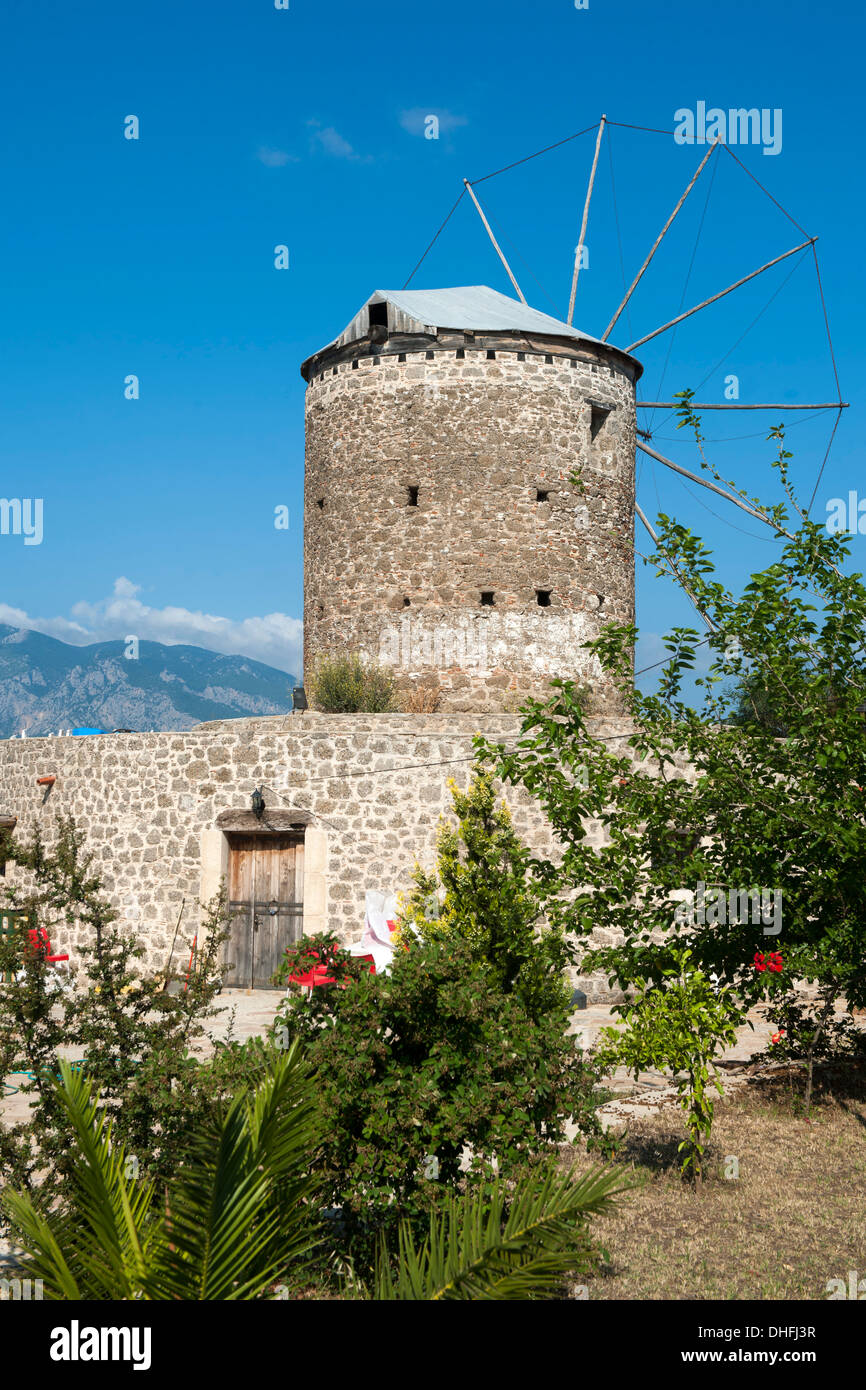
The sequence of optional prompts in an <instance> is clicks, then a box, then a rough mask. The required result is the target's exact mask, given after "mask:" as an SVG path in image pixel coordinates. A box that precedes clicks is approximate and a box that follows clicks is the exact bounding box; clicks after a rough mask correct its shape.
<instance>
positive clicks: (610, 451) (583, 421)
mask: <svg viewBox="0 0 866 1390" xmlns="http://www.w3.org/2000/svg"><path fill="white" fill-rule="evenodd" d="M369 351H370V348H369V344H359V345H358V354H359V355H358V356H355V357H354V358H353V359H352V360H341V361H339V362H338V363H337V364H336V365H334V366H330V365H328V366H326V367H325V369H324V370H322V371H321V372H320V373H319V375H317V376H315V377H314V378H313V379H312V380H311V381H310V384H309V387H308V390H307V400H306V419H307V426H306V428H307V459H306V488H305V504H304V511H305V518H304V575H305V580H304V584H305V588H304V630H305V652H304V656H305V663H304V664H305V672H306V678H307V679H308V680H309V679H310V676H311V675H312V673H313V672H314V670H315V666H316V662H317V661H318V659H319V658H320V657H321V656H322V655H323V654H326V653H330V654H346V653H351V652H361V653H363V654H364V656H365V657H366V658H367V659H372V660H376V661H380V662H382V663H383V664H387V665H390V666H393V667H394V668H395V670H396V673H397V675H398V677H399V679H400V682H401V683H402V684H403V685H404V686H406V685H411V684H417V683H421V684H428V685H438V686H439V687H440V688H441V691H442V697H441V704H440V708H442V709H444V710H453V711H473V710H475V711H487V712H493V711H497V710H513V709H516V708H517V707H518V706H519V704H520V703H522V700H523V698H524V697H525V696H526V695H527V694H541V693H542V692H543V690H544V689H545V688H546V684H547V681H548V680H549V679H550V677H551V676H566V677H571V678H576V679H578V680H580V681H581V682H583V683H586V684H587V685H588V686H589V687H590V688H591V689H592V691H593V696H594V706H593V707H594V708H595V709H596V710H597V712H598V713H599V714H611V713H616V712H617V706H616V701H615V696H614V694H613V692H612V691H611V689H610V687H609V686H607V685H605V683H604V681H603V677H602V673H601V670H600V668H599V666H598V664H597V663H596V662H595V661H594V660H592V661H591V660H590V659H589V657H588V654H587V653H586V652H583V651H582V650H581V646H582V644H583V643H584V642H586V641H588V640H590V639H591V638H592V637H594V636H595V635H596V634H597V632H598V629H599V627H600V626H601V625H602V624H603V623H605V622H610V621H619V622H631V621H632V620H633V617H634V556H633V525H634V442H635V441H634V421H635V407H634V381H633V379H632V378H633V375H634V370H635V366H636V364H631V363H630V361H629V359H625V358H623V357H621V356H619V355H612V354H611V353H610V351H609V350H607V349H598V350H595V349H593V348H592V345H591V344H586V343H581V345H580V347H579V348H578V346H577V345H575V347H574V349H573V350H569V351H568V353H567V355H566V354H565V352H564V349H563V348H562V347H561V346H560V347H559V348H558V350H557V351H556V352H551V353H550V354H546V353H545V352H544V351H543V350H542V351H536V352H534V353H533V352H523V351H520V352H519V351H517V350H515V351H503V350H495V351H489V350H485V349H483V348H479V349H475V348H473V347H466V348H465V349H464V348H455V347H453V346H450V347H448V348H446V347H445V346H443V345H442V344H440V343H438V342H437V343H436V344H435V347H429V348H427V349H426V350H423V351H422V350H419V351H407V352H403V353H397V352H390V353H383V355H381V356H370V355H363V354H365V353H369ZM593 404H594V405H595V406H596V407H599V406H607V407H609V408H610V409H609V413H608V414H607V416H606V417H604V416H603V415H601V416H598V415H597V416H596V420H595V424H596V426H597V429H595V430H594V428H593V413H592V407H593ZM593 433H594V437H592V436H593ZM578 464H580V465H581V467H582V470H583V471H582V476H583V481H584V485H585V492H584V493H583V494H581V493H580V492H579V491H578V490H576V489H575V488H574V486H573V485H572V484H571V483H570V482H569V475H570V474H571V473H572V472H573V470H574V469H575V467H576V465H578ZM410 489H414V490H415V492H414V495H410ZM539 492H540V493H541V494H542V496H543V498H544V500H540V501H539V500H538V493H539ZM415 498H417V503H416V504H414V505H413V501H414V499H415ZM539 591H541V592H542V593H543V594H545V595H549V603H548V604H547V605H546V606H541V605H540V604H539V600H538V592H539ZM485 593H489V594H492V595H493V603H492V605H488V604H482V594H485Z"/></svg>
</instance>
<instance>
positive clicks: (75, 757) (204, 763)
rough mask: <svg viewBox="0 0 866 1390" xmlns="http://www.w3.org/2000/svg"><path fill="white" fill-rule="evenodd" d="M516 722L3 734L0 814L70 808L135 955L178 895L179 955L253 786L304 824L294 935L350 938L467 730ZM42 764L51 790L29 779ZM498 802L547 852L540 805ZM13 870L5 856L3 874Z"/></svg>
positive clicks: (50, 824)
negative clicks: (369, 894) (300, 910)
mask: <svg viewBox="0 0 866 1390" xmlns="http://www.w3.org/2000/svg"><path fill="white" fill-rule="evenodd" d="M520 726H521V720H520V718H519V717H518V716H515V715H459V714H451V715H442V714H435V715H392V714H380V715H325V714H315V713H312V712H307V713H304V714H295V715H287V716H278V717H274V718H254V719H234V720H225V721H219V722H216V723H211V724H203V725H199V726H198V727H197V728H195V729H192V730H190V731H188V732H186V733H159V734H157V733H136V734H109V735H104V736H101V737H95V736H91V737H77V738H76V737H68V738H40V739H8V740H5V741H3V742H2V743H0V816H6V815H12V816H16V817H17V825H16V829H15V834H16V836H20V837H21V838H22V839H24V840H27V839H29V837H30V835H31V834H32V832H33V830H34V829H35V828H36V827H37V826H39V827H41V829H42V831H43V834H44V836H45V838H46V840H47V841H49V842H50V841H51V839H52V838H53V836H54V833H55V826H56V817H57V815H58V814H62V815H69V814H71V815H73V816H74V817H75V820H76V822H77V824H78V825H79V827H80V828H81V829H83V830H84V831H85V832H86V835H87V843H88V847H89V848H90V849H92V850H93V852H94V855H95V861H94V868H95V869H96V871H97V872H99V873H100V875H101V876H102V877H103V880H104V883H105V886H106V889H107V892H108V894H109V896H110V898H111V900H112V902H113V904H114V906H115V907H116V908H117V910H118V911H119V913H120V914H121V918H122V920H123V921H124V922H125V923H126V924H127V925H128V926H129V928H130V929H134V930H135V931H136V933H137V934H138V936H139V937H140V938H141V940H142V942H143V944H144V945H145V948H146V956H145V963H146V967H147V968H148V969H150V970H162V969H164V968H165V965H166V962H167V959H168V954H169V949H170V947H171V942H172V936H173V934H174V928H175V923H176V921H177V915H178V912H179V909H180V904H181V901H182V899H184V898H186V909H185V914H184V920H183V925H182V929H181V932H180V933H179V936H178V946H177V947H176V954H175V958H174V961H175V966H177V962H178V959H179V958H181V957H182V956H183V951H184V946H183V944H182V943H184V942H185V943H189V942H190V941H191V939H192V935H193V932H194V931H195V930H196V928H197V927H198V924H199V923H198V918H199V914H198V908H197V904H198V903H199V902H201V901H206V900H208V899H209V898H210V897H211V896H212V895H213V894H214V893H215V892H216V890H217V888H218V886H219V880H220V875H221V874H222V873H224V872H225V870H226V867H227V861H228V841H227V840H226V837H225V834H224V832H223V829H222V828H221V827H225V826H226V825H227V824H235V823H236V822H235V819H234V817H233V816H232V815H227V813H243V812H248V811H249V808H250V796H251V794H252V792H253V790H254V788H255V787H256V786H259V785H263V787H264V796H265V800H266V803H267V807H268V810H266V812H265V816H264V823H265V824H267V822H268V813H269V811H271V812H273V813H274V828H283V827H284V826H285V824H286V822H287V820H289V821H290V820H291V819H292V817H291V815H290V813H291V812H292V811H294V812H297V813H298V816H297V818H298V821H299V822H304V823H305V824H306V827H307V828H306V832H305V872H304V930H305V932H306V933H307V934H309V933H311V932H313V931H321V930H324V929H326V928H328V929H332V930H334V931H335V932H337V933H338V934H339V935H340V937H341V939H342V940H344V941H345V942H346V943H347V944H348V943H350V942H352V941H357V940H358V939H359V938H360V936H361V933H362V930H363V926H364V895H365V891H366V890H367V889H379V890H381V891H406V890H408V888H409V887H410V874H411V870H412V867H413V865H414V863H415V861H416V859H417V861H418V862H420V863H421V864H422V865H424V866H425V867H427V868H429V867H432V865H433V863H434V862H435V836H436V829H437V825H438V822H439V817H440V815H442V814H446V813H448V812H449V811H450V805H451V800H450V794H449V790H448V779H449V778H451V777H453V778H455V779H456V781H457V783H458V785H459V786H461V787H465V785H466V783H467V781H468V778H469V774H470V770H471V766H472V737H473V735H474V734H475V733H476V732H481V733H483V734H485V735H486V736H487V737H488V738H490V739H494V740H500V741H502V742H504V743H511V742H514V741H515V740H516V738H517V737H518V735H519V732H520ZM629 727H630V726H629V724H628V722H627V721H626V720H624V719H609V720H603V721H602V720H599V721H596V724H595V731H596V732H597V733H599V734H603V735H618V736H622V744H623V747H625V742H626V736H627V734H628V732H629ZM52 775H53V776H54V777H55V779H56V780H55V783H54V785H53V786H52V787H51V788H50V789H46V788H45V787H40V786H37V780H36V779H37V778H38V777H47V776H52ZM506 799H507V801H508V802H509V805H510V807H511V810H512V814H513V817H514V824H515V828H516V830H517V832H518V834H519V835H520V836H521V838H522V839H523V840H524V841H525V842H526V843H527V844H528V845H529V846H530V847H531V848H532V849H533V850H534V851H536V852H543V853H547V854H553V853H555V849H554V844H553V842H552V837H551V835H550V833H549V831H548V829H547V826H546V822H545V821H544V819H543V817H542V815H541V812H540V811H539V809H538V807H537V806H536V804H535V803H534V802H533V801H532V800H531V799H530V798H529V797H528V796H527V795H526V794H525V793H522V792H520V791H518V792H514V791H512V790H509V791H508V793H507V798H506ZM599 835H600V831H599ZM19 874H20V871H18V870H17V869H16V867H15V866H14V865H12V864H10V865H8V867H7V872H6V878H5V880H2V882H5V883H6V884H14V883H15V882H16V881H20V879H19V878H17V877H16V876H17V875H19ZM57 934H58V940H57V941H56V942H53V943H52V944H53V945H54V946H55V948H56V949H60V950H69V951H70V954H71V955H72V964H73V967H74V965H75V957H76V953H77V948H78V947H79V946H80V945H81V944H82V943H81V941H80V940H79V938H78V937H77V935H76V933H75V932H74V931H73V932H72V933H71V934H70V935H69V936H68V937H67V935H66V933H65V932H61V929H60V928H58V931H57ZM61 937H62V939H60V938H61ZM185 949H186V951H187V954H188V950H189V946H188V944H187V945H186V948H185ZM576 983H577V984H579V987H580V988H582V989H584V990H585V992H586V994H587V996H588V998H589V999H590V1001H591V1002H595V1001H599V1000H602V999H604V998H606V997H608V996H607V994H606V991H607V985H606V981H604V980H603V979H601V978H593V979H582V978H579V979H576Z"/></svg>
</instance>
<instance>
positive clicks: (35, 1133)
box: [0, 818, 234, 1191]
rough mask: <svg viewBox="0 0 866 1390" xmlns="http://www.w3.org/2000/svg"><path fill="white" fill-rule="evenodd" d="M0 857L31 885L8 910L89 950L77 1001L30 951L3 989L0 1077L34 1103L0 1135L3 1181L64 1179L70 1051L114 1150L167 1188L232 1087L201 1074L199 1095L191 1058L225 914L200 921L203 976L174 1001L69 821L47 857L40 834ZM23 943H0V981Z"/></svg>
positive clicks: (217, 983)
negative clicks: (149, 968)
mask: <svg viewBox="0 0 866 1390" xmlns="http://www.w3.org/2000/svg"><path fill="white" fill-rule="evenodd" d="M5 852H6V855H7V858H8V859H10V860H14V861H15V862H16V863H17V864H19V865H20V866H21V867H22V868H23V869H24V870H26V871H27V874H28V877H29V882H30V887H29V888H28V889H26V890H24V889H22V888H20V887H19V888H14V887H7V888H6V890H5V896H6V899H7V901H8V902H10V903H11V904H12V906H14V907H15V908H17V909H19V910H25V911H27V912H29V913H31V914H32V920H33V921H34V923H35V924H36V925H38V926H41V927H45V928H46V929H47V931H48V935H49V938H50V940H51V941H52V944H54V945H55V946H56V945H58V944H60V943H62V940H63V933H64V929H68V927H69V926H70V925H72V924H73V923H77V924H78V926H79V927H80V928H84V930H85V933H86V944H85V945H84V947H83V948H82V952H81V954H82V960H83V964H82V968H81V970H80V971H79V973H78V976H77V977H76V980H75V984H76V988H75V989H74V990H64V991H63V992H62V993H58V992H57V991H56V987H55V986H56V981H55V978H54V972H53V970H52V967H51V966H49V965H47V964H46V962H45V960H44V958H43V956H42V955H41V954H40V953H35V952H32V951H27V952H26V953H25V954H24V956H23V977H22V978H19V979H18V980H17V982H15V983H14V984H9V985H7V986H5V987H3V988H0V1074H2V1075H4V1076H7V1075H9V1074H10V1073H14V1072H18V1073H21V1074H22V1076H23V1078H24V1079H22V1080H21V1084H20V1089H21V1090H22V1091H23V1092H24V1093H25V1094H27V1095H28V1096H29V1097H30V1101H31V1111H30V1117H29V1118H28V1120H27V1121H25V1122H22V1123H19V1124H17V1125H12V1126H6V1125H3V1124H2V1123H0V1180H6V1181H12V1182H14V1183H15V1185H16V1186H18V1187H19V1188H21V1189H23V1190H27V1191H33V1190H34V1189H35V1186H36V1184H37V1183H38V1184H40V1185H41V1186H42V1187H43V1189H44V1190H46V1191H48V1190H49V1189H50V1188H51V1187H52V1184H54V1185H56V1184H58V1183H60V1182H62V1181H63V1179H64V1178H65V1177H66V1176H68V1174H69V1171H70V1159H69V1153H68V1150H69V1145H68V1123H67V1116H66V1112H65V1110H64V1109H63V1107H62V1106H61V1105H60V1104H59V1101H58V1094H57V1090H56V1087H55V1085H54V1080H55V1078H56V1076H57V1074H58V1072H59V1063H60V1058H61V1056H62V1055H64V1054H65V1053H66V1052H67V1050H68V1049H70V1048H71V1049H72V1052H73V1056H75V1057H77V1058H79V1059H81V1058H83V1059H84V1061H83V1063H80V1065H83V1066H84V1067H85V1068H86V1073H87V1076H88V1079H89V1080H90V1081H91V1082H92V1083H93V1084H94V1085H95V1086H96V1087H97V1088H98V1089H99V1090H100V1091H101V1093H102V1097H103V1102H104V1103H105V1104H106V1105H107V1106H109V1108H111V1109H112V1111H114V1113H115V1134H116V1138H117V1140H118V1142H122V1143H123V1144H124V1145H125V1146H126V1148H127V1151H128V1152H129V1153H130V1154H132V1155H134V1156H135V1157H136V1159H137V1161H138V1163H139V1165H140V1168H141V1170H142V1171H143V1172H146V1173H149V1174H150V1175H152V1176H154V1177H159V1178H162V1179H165V1180H167V1179H168V1178H169V1177H171V1176H172V1174H173V1173H174V1172H175V1171H176V1167H177V1163H178V1162H179V1154H180V1150H181V1148H182V1145H183V1141H184V1136H185V1135H187V1134H188V1133H190V1132H192V1131H194V1130H195V1128H196V1126H197V1125H198V1124H199V1123H200V1121H201V1119H202V1117H203V1114H204V1112H205V1111H206V1110H207V1109H208V1108H210V1107H211V1106H212V1105H213V1104H214V1103H215V1102H216V1100H217V1099H218V1093H219V1094H220V1095H224V1094H225V1093H226V1092H227V1091H228V1090H229V1089H231V1086H232V1085H233V1084H234V1082H233V1081H229V1080H228V1078H224V1082H223V1081H221V1080H220V1072H219V1068H218V1067H217V1068H216V1069H210V1070H209V1069H204V1070H205V1072H206V1079H207V1083H208V1084H204V1085H203V1084H201V1083H202V1072H203V1068H202V1064H201V1063H199V1062H197V1061H196V1060H195V1059H194V1058H192V1057H191V1056H190V1047H191V1044H192V1043H193V1042H194V1041H195V1040H196V1039H197V1038H199V1037H201V1036H202V1035H203V1033H204V1031H205V1030H204V1020H206V1019H207V1018H209V1017H211V1016H212V1015H213V1014H214V1012H215V1010H214V1009H213V1007H212V1004H213V1000H214V997H215V995H216V993H217V991H218V990H219V988H220V987H221V983H222V968H221V966H220V961H219V957H220V947H221V944H222V941H223V940H224V938H225V931H226V921H225V912H224V904H223V902H222V900H221V899H220V898H217V899H216V900H215V901H214V902H213V903H212V904H210V905H209V907H208V908H206V909H205V910H204V917H203V922H202V925H201V926H200V927H199V939H200V941H202V940H203V942H204V944H203V946H202V949H201V951H200V953H199V962H198V969H197V970H196V971H195V972H194V973H193V974H192V975H191V977H190V980H189V987H188V988H187V989H186V990H184V991H183V992H181V993H179V994H177V995H169V994H167V993H165V992H164V991H163V988H162V980H161V979H159V978H158V977H157V978H147V977H145V975H144V972H143V971H142V969H141V967H140V964H139V962H140V958H141V956H142V954H143V950H142V947H141V945H140V944H139V943H138V942H137V941H136V939H135V937H134V936H132V935H128V934H126V933H124V932H122V931H121V930H120V929H119V928H118V926H117V921H116V919H117V913H116V912H115V911H114V909H113V908H112V907H111V906H110V904H109V903H108V901H107V899H106V898H105V897H104V895H103V891H102V884H101V881H100V879H99V877H98V876H97V875H95V874H93V873H92V871H91V862H92V856H91V855H88V854H87V853H86V852H85V850H84V836H83V835H82V833H81V832H79V831H78V830H77V828H76V826H75V823H74V821H73V820H72V819H71V818H60V819H59V820H58V834H57V839H56V842H55V844H54V846H53V848H51V849H50V850H49V849H48V848H46V846H45V844H44V843H43V841H42V838H41V836H40V835H39V834H38V833H37V834H36V835H35V836H34V838H33V840H32V842H31V844H30V845H24V844H22V843H18V842H15V841H10V842H8V843H7V845H6V850H5ZM24 939H25V938H23V937H22V936H21V935H18V934H10V935H5V936H2V937H0V974H2V973H3V972H9V973H11V972H20V971H22V947H23V941H24ZM220 1087H222V1089H221V1090H220Z"/></svg>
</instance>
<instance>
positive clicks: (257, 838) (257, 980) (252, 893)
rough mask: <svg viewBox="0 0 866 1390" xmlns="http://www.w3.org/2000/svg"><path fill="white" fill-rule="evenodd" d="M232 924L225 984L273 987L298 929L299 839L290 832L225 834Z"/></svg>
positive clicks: (300, 905)
mask: <svg viewBox="0 0 866 1390" xmlns="http://www.w3.org/2000/svg"><path fill="white" fill-rule="evenodd" d="M228 885H229V911H230V912H231V914H232V923H231V929H230V934H229V938H228V941H227V943H226V964H227V965H229V966H232V965H233V966H234V969H233V970H230V971H229V973H228V975H227V977H226V984H227V985H228V986H229V987H232V986H234V987H235V988H240V989H273V988H274V985H273V984H272V981H271V976H272V975H273V973H274V971H275V970H276V968H277V966H278V965H279V963H280V961H281V960H282V958H283V954H284V952H285V950H286V947H287V946H289V945H290V944H291V943H292V942H293V941H297V940H298V939H299V938H300V937H301V936H302V935H303V930H304V841H303V837H302V836H299V835H296V834H286V835H278V834H275V835H230V836H229V875H228Z"/></svg>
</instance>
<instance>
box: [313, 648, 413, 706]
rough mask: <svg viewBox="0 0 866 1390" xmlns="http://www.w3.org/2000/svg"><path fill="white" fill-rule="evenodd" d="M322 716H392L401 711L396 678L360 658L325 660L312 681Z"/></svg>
mask: <svg viewBox="0 0 866 1390" xmlns="http://www.w3.org/2000/svg"><path fill="white" fill-rule="evenodd" d="M309 692H310V697H311V700H312V704H313V708H314V709H316V710H319V711H320V712H321V713H322V714H390V713H392V712H394V711H395V710H397V709H398V705H397V697H396V693H395V687H394V677H393V676H392V675H391V673H390V672H389V671H385V670H383V669H382V667H380V666H376V665H374V664H372V663H370V664H365V663H364V662H363V661H362V660H361V658H360V657H359V656H335V657H324V658H323V659H322V660H321V661H320V662H319V664H318V666H317V667H316V670H315V674H314V675H313V678H312V680H311V681H310V682H309Z"/></svg>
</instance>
